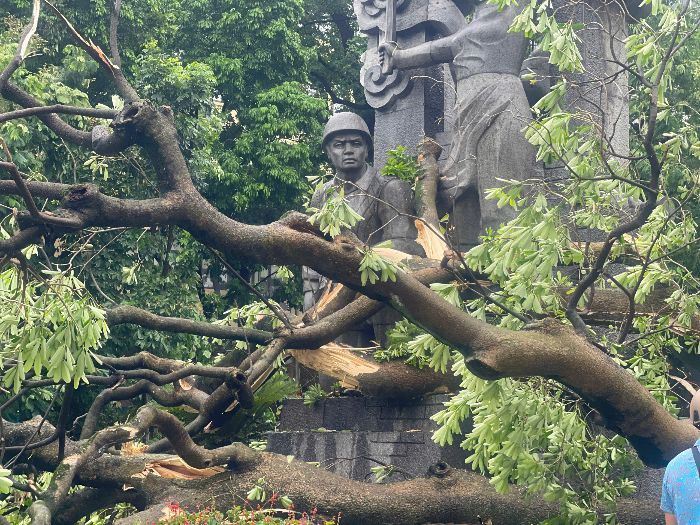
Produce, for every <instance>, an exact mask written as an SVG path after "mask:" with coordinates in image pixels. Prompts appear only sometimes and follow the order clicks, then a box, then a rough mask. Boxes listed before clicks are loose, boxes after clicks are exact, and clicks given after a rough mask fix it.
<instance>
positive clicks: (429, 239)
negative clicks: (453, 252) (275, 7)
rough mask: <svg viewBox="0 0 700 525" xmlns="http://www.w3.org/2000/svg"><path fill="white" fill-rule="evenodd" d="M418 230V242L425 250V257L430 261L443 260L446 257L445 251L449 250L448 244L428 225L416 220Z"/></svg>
mask: <svg viewBox="0 0 700 525" xmlns="http://www.w3.org/2000/svg"><path fill="white" fill-rule="evenodd" d="M416 230H418V237H417V239H416V241H418V244H420V245H421V247H422V248H423V250H425V255H426V257H428V259H436V260H438V261H440V260H442V258H443V257H444V255H445V251H446V250H447V249H448V246H447V243H446V242H445V241H443V240H442V239H441V238H440V237H438V236H437V235H436V234H435V232H434V231H433V230H432V229H430V228H428V226H426V224H425V223H424V222H423V221H421V220H419V219H416Z"/></svg>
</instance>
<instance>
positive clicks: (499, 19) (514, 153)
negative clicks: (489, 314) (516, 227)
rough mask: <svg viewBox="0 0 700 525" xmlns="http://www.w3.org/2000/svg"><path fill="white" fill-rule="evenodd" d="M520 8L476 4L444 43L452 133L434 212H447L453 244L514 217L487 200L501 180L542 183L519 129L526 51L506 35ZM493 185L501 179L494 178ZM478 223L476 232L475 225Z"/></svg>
mask: <svg viewBox="0 0 700 525" xmlns="http://www.w3.org/2000/svg"><path fill="white" fill-rule="evenodd" d="M519 12H520V8H518V7H516V6H510V7H506V8H504V9H503V10H502V11H500V12H499V11H498V8H497V7H496V6H493V5H490V4H482V5H481V6H479V7H478V8H477V10H476V12H475V14H474V19H473V20H472V21H471V22H470V23H469V25H468V26H467V28H466V29H464V30H462V31H460V32H459V33H456V34H455V35H453V36H452V37H450V38H451V40H452V43H451V46H452V49H453V51H454V54H455V58H454V61H453V62H452V65H451V67H452V74H453V76H454V79H455V83H456V90H457V103H456V107H455V116H456V119H455V121H456V127H455V130H454V138H453V141H452V147H451V149H450V154H449V158H448V160H447V162H446V164H445V166H444V168H443V174H444V176H445V178H444V180H443V184H442V188H441V196H442V202H441V208H443V209H444V210H445V211H447V212H449V213H451V214H452V215H453V216H452V223H453V224H454V226H455V228H456V230H457V231H456V237H457V239H458V242H459V244H460V245H461V246H462V247H463V248H466V247H468V246H469V245H472V244H474V243H476V242H477V235H478V234H480V233H481V234H483V233H484V232H485V231H486V229H487V228H493V229H494V230H495V229H496V228H497V227H498V225H499V224H500V223H503V222H506V221H507V220H509V219H510V218H512V217H513V212H512V211H509V210H504V209H498V208H497V206H496V201H493V200H486V199H485V191H486V190H487V189H489V188H495V187H500V186H503V185H504V184H505V183H504V182H502V181H503V180H527V179H541V178H542V176H543V175H542V167H541V165H540V164H539V163H538V162H537V161H536V158H535V156H536V152H535V148H534V147H533V146H532V145H531V144H529V143H528V142H527V140H526V139H525V137H524V135H523V129H524V128H525V127H526V126H527V125H528V123H529V122H531V121H532V115H531V110H530V106H529V103H528V100H527V97H526V95H525V91H524V89H523V86H522V83H521V80H520V71H521V68H522V64H523V60H524V59H525V57H526V54H527V52H528V41H527V39H526V38H525V37H524V36H523V35H522V34H521V33H509V32H508V29H509V27H510V26H511V24H512V22H513V20H514V18H515V17H516V16H517V15H518V14H519ZM499 179H500V180H499ZM477 225H478V227H477Z"/></svg>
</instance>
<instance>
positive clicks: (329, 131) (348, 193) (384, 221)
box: [303, 112, 424, 347]
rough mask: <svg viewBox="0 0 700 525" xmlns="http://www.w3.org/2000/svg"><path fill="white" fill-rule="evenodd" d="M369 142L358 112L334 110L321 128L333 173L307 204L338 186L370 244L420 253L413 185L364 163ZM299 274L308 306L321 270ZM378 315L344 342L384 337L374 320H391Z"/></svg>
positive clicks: (354, 230) (319, 204)
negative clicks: (372, 326)
mask: <svg viewBox="0 0 700 525" xmlns="http://www.w3.org/2000/svg"><path fill="white" fill-rule="evenodd" d="M371 147H372V136H371V135H370V132H369V128H368V127H367V124H366V123H365V121H364V120H363V119H362V117H360V116H359V115H357V114H355V113H350V112H344V113H337V114H335V115H333V116H332V117H331V118H330V120H329V121H328V123H327V124H326V127H325V129H324V132H323V150H324V151H325V153H326V155H327V156H328V159H329V160H330V163H331V165H332V166H333V169H334V172H335V174H334V177H333V179H331V180H330V181H328V182H327V183H325V184H324V185H323V186H322V187H321V188H319V189H317V190H316V192H315V193H314V196H313V197H312V199H311V206H312V207H315V208H321V207H322V206H323V204H324V203H325V201H326V200H327V199H328V197H329V194H331V193H332V188H337V189H340V188H341V187H342V188H343V189H344V194H345V199H346V200H347V202H348V204H349V205H350V207H351V208H352V209H353V210H354V211H355V212H356V213H358V214H359V215H361V216H362V217H363V220H361V221H360V222H358V223H357V224H356V225H355V226H354V227H353V228H352V233H354V234H355V235H356V236H357V237H358V238H359V240H360V241H362V242H364V243H367V244H368V245H375V244H378V243H380V242H384V241H391V242H392V248H394V249H395V250H399V251H402V252H405V253H407V254H413V255H424V254H423V251H422V248H421V247H420V246H419V245H418V243H417V242H416V235H417V232H416V228H415V225H414V215H415V211H414V207H413V191H412V190H411V187H410V185H409V184H408V183H406V182H404V181H402V180H400V179H397V178H395V177H385V176H383V175H381V174H380V173H379V172H378V171H377V170H376V169H374V167H372V166H371V165H370V164H368V163H367V158H368V156H369V152H370V149H371ZM303 276H304V308H305V309H309V308H311V307H313V305H314V302H315V300H316V299H317V298H318V295H319V291H320V289H322V288H323V286H324V283H323V280H322V278H321V276H320V275H319V274H317V273H316V272H314V271H313V270H311V269H309V268H305V269H304V272H303ZM375 317H376V316H375ZM380 317H381V318H382V319H379V318H375V319H374V320H373V324H374V325H375V328H374V330H373V331H374V332H375V333H370V330H366V329H365V328H366V327H359V328H358V330H357V331H355V332H356V333H355V334H354V336H353V335H351V334H347V335H348V337H344V338H343V342H345V343H347V344H350V345H352V346H362V347H364V346H367V345H368V344H369V341H370V340H372V339H373V338H376V339H378V340H382V338H383V331H382V330H379V329H378V328H377V323H379V324H389V320H388V318H387V315H386V314H385V315H383V316H380ZM370 328H371V327H370ZM360 332H361V333H360ZM379 332H381V333H379Z"/></svg>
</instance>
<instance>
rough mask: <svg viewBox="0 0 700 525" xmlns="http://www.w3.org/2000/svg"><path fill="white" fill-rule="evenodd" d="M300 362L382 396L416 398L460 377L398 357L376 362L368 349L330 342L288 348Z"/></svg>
mask: <svg viewBox="0 0 700 525" xmlns="http://www.w3.org/2000/svg"><path fill="white" fill-rule="evenodd" d="M290 354H291V355H292V356H294V358H295V359H296V360H297V361H299V363H301V364H302V365H304V366H306V367H308V368H311V369H313V370H316V371H318V372H321V373H323V374H325V375H328V376H331V377H334V378H336V379H337V380H338V381H339V382H340V384H341V385H342V386H343V387H344V388H353V389H357V390H360V391H361V392H363V393H364V394H366V395H371V396H376V397H385V398H416V397H421V396H423V395H425V394H429V393H432V392H453V391H456V389H457V387H458V386H459V385H458V383H459V381H458V380H457V379H456V378H455V376H453V375H452V374H440V373H438V372H434V371H433V370H430V369H428V368H423V369H419V368H416V367H414V366H410V365H407V364H406V363H403V362H401V361H390V362H387V363H379V362H377V361H374V360H373V358H372V356H371V355H370V352H368V351H367V349H362V348H350V347H347V346H343V345H339V344H337V343H329V344H327V345H324V346H322V347H320V348H318V349H316V350H291V351H290Z"/></svg>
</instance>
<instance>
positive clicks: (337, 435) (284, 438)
mask: <svg viewBox="0 0 700 525" xmlns="http://www.w3.org/2000/svg"><path fill="white" fill-rule="evenodd" d="M448 398H449V396H446V395H432V396H426V397H425V398H424V399H422V400H420V401H417V402H412V403H408V402H405V401H403V402H393V401H388V400H385V399H375V398H365V397H340V398H329V399H325V400H321V401H319V402H317V403H315V404H314V405H312V406H306V405H304V403H303V400H302V399H288V400H286V401H285V403H284V406H283V408H282V413H281V416H280V425H279V427H280V428H279V430H278V431H277V432H272V433H270V434H268V442H267V449H268V450H269V451H270V452H276V453H278V454H285V455H293V456H294V457H295V458H297V459H300V460H303V461H309V462H318V463H319V466H320V467H321V468H325V469H327V470H330V471H331V472H335V473H337V474H340V475H343V476H347V477H348V478H350V479H355V480H359V481H365V480H369V479H370V478H371V476H372V473H371V471H370V468H371V467H376V466H381V465H394V466H395V467H397V468H398V469H399V470H398V471H397V474H396V475H395V476H394V477H392V479H391V480H390V481H398V480H401V479H405V478H406V477H410V476H414V477H415V476H423V475H425V474H426V472H427V470H428V467H430V466H431V465H433V464H435V463H437V462H438V461H445V462H446V463H448V464H449V465H451V466H453V467H457V468H459V467H464V466H465V463H464V461H465V459H466V458H467V456H468V453H467V452H466V451H464V450H462V449H461V448H460V447H459V446H458V445H453V446H449V447H439V446H438V445H437V444H435V443H434V442H433V441H432V439H431V436H432V434H433V432H434V431H435V430H436V429H437V425H436V424H435V423H434V422H433V421H431V420H430V416H432V415H433V414H435V413H436V412H438V411H440V410H442V408H443V402H444V401H446V400H447V399H448Z"/></svg>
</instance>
